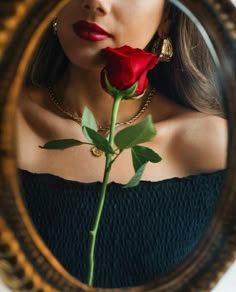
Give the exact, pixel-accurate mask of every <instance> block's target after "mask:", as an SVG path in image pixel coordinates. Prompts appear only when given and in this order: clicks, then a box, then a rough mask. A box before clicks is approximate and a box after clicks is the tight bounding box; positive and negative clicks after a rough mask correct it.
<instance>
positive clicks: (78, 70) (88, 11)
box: [17, 0, 227, 288]
mask: <svg viewBox="0 0 236 292" xmlns="http://www.w3.org/2000/svg"><path fill="white" fill-rule="evenodd" d="M53 27H54V33H52V30H50V31H48V32H47V34H46V35H45V37H44V40H43V42H42V45H41V47H40V48H39V50H38V52H37V54H36V56H35V59H34V60H33V64H32V67H31V70H30V71H31V72H30V73H31V76H32V80H33V85H32V86H28V87H27V88H25V89H24V91H23V93H22V99H21V100H20V105H19V111H18V113H17V128H18V132H17V133H18V134H17V141H18V166H19V171H20V174H21V178H22V186H23V190H24V195H25V200H26V203H27V207H28V209H29V213H30V214H31V216H32V220H33V222H34V224H35V225H36V228H37V229H38V231H39V233H40V234H41V236H42V238H43V239H44V241H45V242H46V244H47V245H48V247H49V248H50V249H51V251H52V252H53V253H54V254H55V256H56V257H57V259H58V260H59V261H60V262H61V263H62V264H63V266H64V267H65V268H66V269H67V270H68V271H69V272H70V273H71V274H73V275H74V276H76V277H78V278H79V279H80V280H82V281H83V282H85V281H86V278H87V255H88V236H89V234H88V233H89V232H88V231H89V230H90V227H91V223H92V222H93V219H94V214H95V210H96V206H97V201H98V195H99V190H100V187H101V184H100V182H101V181H102V176H103V171H104V163H105V156H104V155H102V156H100V157H95V156H94V155H93V154H94V153H91V149H90V148H89V146H80V147H73V148H70V149H67V150H66V151H63V152H61V151H56V150H54V151H47V150H42V149H40V148H39V147H38V146H39V145H44V144H45V143H46V142H47V141H50V140H56V139H65V138H74V139H77V140H82V141H83V140H84V136H83V133H82V130H81V126H80V124H79V122H78V117H81V115H82V112H83V109H84V107H85V106H87V107H89V108H90V110H91V111H92V112H93V114H94V116H95V119H96V121H97V123H98V125H101V126H102V129H103V128H104V129H105V128H106V126H107V125H109V122H110V115H111V108H112V103H113V99H112V98H111V96H109V95H108V94H107V93H106V92H105V91H104V90H103V89H102V87H101V85H100V72H101V69H102V68H103V67H104V65H105V61H104V59H103V56H102V54H101V50H102V49H103V48H106V47H113V48H116V47H121V46H123V45H128V46H131V47H135V48H140V49H145V50H147V51H152V52H155V51H157V52H158V54H159V52H160V50H161V48H160V47H159V45H158V42H159V40H163V39H166V38H167V36H168V37H170V39H171V40H172V42H173V48H174V55H173V57H172V58H171V55H172V54H171V53H170V54H169V56H167V57H168V58H171V60H168V61H169V63H160V64H158V65H157V66H156V68H155V70H153V71H152V72H151V73H150V76H149V80H150V85H149V88H150V90H151V88H152V87H155V88H156V91H155V93H154V94H153V92H151V93H150V90H148V91H147V94H146V96H145V97H144V98H142V99H140V100H135V101H124V102H122V103H121V106H120V110H119V114H118V122H119V123H121V122H124V125H118V126H117V128H116V130H117V131H118V130H120V129H122V128H125V127H127V125H128V124H130V121H132V124H135V123H138V122H140V121H141V120H143V119H144V118H145V117H146V116H147V115H148V114H151V115H152V117H153V121H154V123H155V127H156V129H157V136H156V137H155V138H154V139H153V140H152V141H151V142H148V143H144V146H147V147H149V148H152V149H153V150H155V151H156V152H157V153H158V154H160V156H161V157H162V161H161V162H160V163H158V164H148V165H147V167H146V169H145V171H144V174H143V176H142V181H141V183H140V184H139V186H137V187H135V188H133V189H127V190H125V189H122V188H121V187H120V185H119V184H121V183H122V184H125V183H127V182H128V181H129V180H130V178H131V175H132V173H133V168H132V159H131V154H130V151H124V152H123V153H122V155H121V156H120V157H119V159H117V160H116V162H115V163H114V164H113V167H112V170H111V174H110V178H109V181H110V182H113V183H112V184H110V186H109V189H108V193H107V198H106V203H105V209H104V211H103V217H102V222H101V226H100V229H99V235H98V239H97V245H96V267H95V282H94V286H96V287H97V286H99V287H106V288H108V287H110V288H112V287H125V286H135V285H140V284H144V283H145V282H147V281H148V280H151V279H154V278H155V277H156V276H159V275H162V274H164V273H166V272H170V271H171V270H173V269H174V268H175V267H176V266H177V265H178V264H179V263H181V262H182V261H183V260H184V259H185V258H186V256H187V255H188V254H189V253H190V252H191V251H192V250H193V249H194V247H195V246H196V244H197V243H198V241H199V239H200V238H201V236H202V234H203V232H204V230H205V228H206V226H207V224H208V220H209V219H210V216H211V215H212V212H213V210H214V205H215V202H216V199H217V196H216V195H217V194H218V192H219V191H220V188H221V186H222V182H223V178H224V174H225V171H224V168H225V164H226V148H227V146H226V145H227V124H226V120H225V119H224V118H222V116H223V114H222V109H221V105H220V103H219V101H218V94H217V87H216V85H215V81H214V76H213V64H212V61H211V59H210V56H209V54H208V52H207V49H206V47H205V45H204V41H203V40H202V38H201V36H200V35H199V33H198V32H197V30H196V29H195V27H194V25H193V24H192V23H191V22H190V21H189V20H188V19H187V18H186V17H185V16H184V15H183V14H182V13H180V12H179V11H177V10H176V9H175V8H174V7H173V6H172V5H170V4H168V3H166V2H165V1H164V0H158V1H157V0H150V1H145V0H130V1H126V0H107V1H102V0H84V1H76V0H72V1H70V2H69V3H68V4H67V5H66V7H65V8H64V9H63V10H62V11H61V12H60V13H59V15H58V16H57V20H56V21H55V22H54V25H53ZM160 43H162V41H161V42H160ZM169 46H170V45H169ZM165 61H166V60H165ZM36 84H37V85H36ZM143 108H144V111H143V112H142V114H140V113H141V112H140V109H143ZM133 118H134V119H133ZM101 132H103V130H101Z"/></svg>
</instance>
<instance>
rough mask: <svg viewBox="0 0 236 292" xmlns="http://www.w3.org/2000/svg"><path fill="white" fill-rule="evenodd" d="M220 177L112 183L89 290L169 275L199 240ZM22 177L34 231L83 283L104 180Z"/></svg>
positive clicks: (220, 183)
mask: <svg viewBox="0 0 236 292" xmlns="http://www.w3.org/2000/svg"><path fill="white" fill-rule="evenodd" d="M225 174H226V170H219V171H216V172H212V173H202V174H198V175H191V176H188V177H184V178H171V179H166V180H163V181H159V182H147V181H141V182H140V184H139V185H138V186H137V187H133V188H129V189H124V188H121V185H120V184H118V183H115V182H112V183H110V184H109V185H108V190H107V196H106V200H105V205H104V211H103V214H102V219H101V223H100V228H99V231H98V237H97V242H96V250H95V274H94V286H95V287H103V288H115V287H116V288H120V287H129V286H138V285H143V284H145V283H146V282H148V281H150V280H153V279H154V278H156V277H158V276H161V275H163V274H165V273H168V272H171V271H172V270H174V269H175V267H176V266H177V265H179V264H180V263H182V262H183V261H184V259H185V258H186V257H187V256H188V255H189V254H190V253H191V252H192V251H193V250H194V248H195V247H196V245H197V244H198V242H199V240H200V239H201V237H202V235H203V233H204V231H205V229H206V227H207V225H208V223H209V220H210V218H211V216H212V214H213V212H214V208H215V206H216V202H217V198H218V194H219V192H220V190H221V189H222V187H223V181H224V177H225ZM19 175H20V178H21V184H22V193H23V197H24V199H25V203H26V206H27V209H28V211H29V214H30V216H31V218H32V221H33V223H34V225H35V226H36V229H37V230H38V232H39V234H40V235H41V237H42V238H43V239H44V241H45V243H46V245H47V246H48V247H49V249H50V250H51V251H52V253H53V254H54V255H55V257H56V258H57V259H58V260H59V262H60V263H61V264H62V265H63V266H64V268H65V269H66V270H67V271H68V272H69V273H71V274H72V275H73V276H75V277H77V278H78V279H80V280H81V281H82V282H84V283H85V282H86V280H87V271H88V246H89V244H88V240H89V230H90V229H91V225H92V222H93V221H94V217H95V212H96V208H97V205H98V198H99V194H100V189H101V183H100V182H94V183H82V182H77V181H71V180H67V179H64V178H61V177H58V176H55V175H52V174H36V173H31V172H29V171H26V170H19Z"/></svg>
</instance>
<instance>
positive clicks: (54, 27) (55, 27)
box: [52, 17, 57, 35]
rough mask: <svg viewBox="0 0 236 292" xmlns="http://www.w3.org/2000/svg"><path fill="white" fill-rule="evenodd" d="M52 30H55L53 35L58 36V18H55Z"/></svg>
mask: <svg viewBox="0 0 236 292" xmlns="http://www.w3.org/2000/svg"><path fill="white" fill-rule="evenodd" d="M52 29H53V34H54V35H57V17H55V18H54V20H53V22H52Z"/></svg>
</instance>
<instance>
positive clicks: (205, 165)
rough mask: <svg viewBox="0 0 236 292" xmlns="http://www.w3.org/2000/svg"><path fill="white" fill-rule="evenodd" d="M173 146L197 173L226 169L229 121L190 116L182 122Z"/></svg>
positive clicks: (209, 116) (192, 113)
mask: <svg viewBox="0 0 236 292" xmlns="http://www.w3.org/2000/svg"><path fill="white" fill-rule="evenodd" d="M178 125H179V126H178V127H177V131H176V133H175V135H174V138H173V144H174V145H175V149H176V151H177V152H178V156H179V157H180V159H182V161H184V163H185V167H186V168H189V170H190V171H193V172H201V171H216V170H219V169H223V168H225V167H226V160H227V144H228V130H227V120H225V119H224V118H221V117H219V116H214V115H207V114H203V113H198V112H190V113H188V114H186V115H183V116H182V117H181V118H180V120H179V124H178Z"/></svg>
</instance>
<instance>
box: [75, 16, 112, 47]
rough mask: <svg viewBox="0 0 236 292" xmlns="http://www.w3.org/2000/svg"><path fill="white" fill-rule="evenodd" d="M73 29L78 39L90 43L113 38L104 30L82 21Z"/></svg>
mask: <svg viewBox="0 0 236 292" xmlns="http://www.w3.org/2000/svg"><path fill="white" fill-rule="evenodd" d="M72 27H73V30H74V32H75V34H76V35H77V36H78V37H80V38H82V39H85V40H88V41H93V42H99V41H103V40H105V39H108V38H110V37H111V35H110V34H109V33H108V32H106V31H105V30H104V29H103V28H101V27H100V26H98V25H97V24H95V23H92V22H87V21H84V20H81V21H78V22H76V23H74V24H73V25H72Z"/></svg>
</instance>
